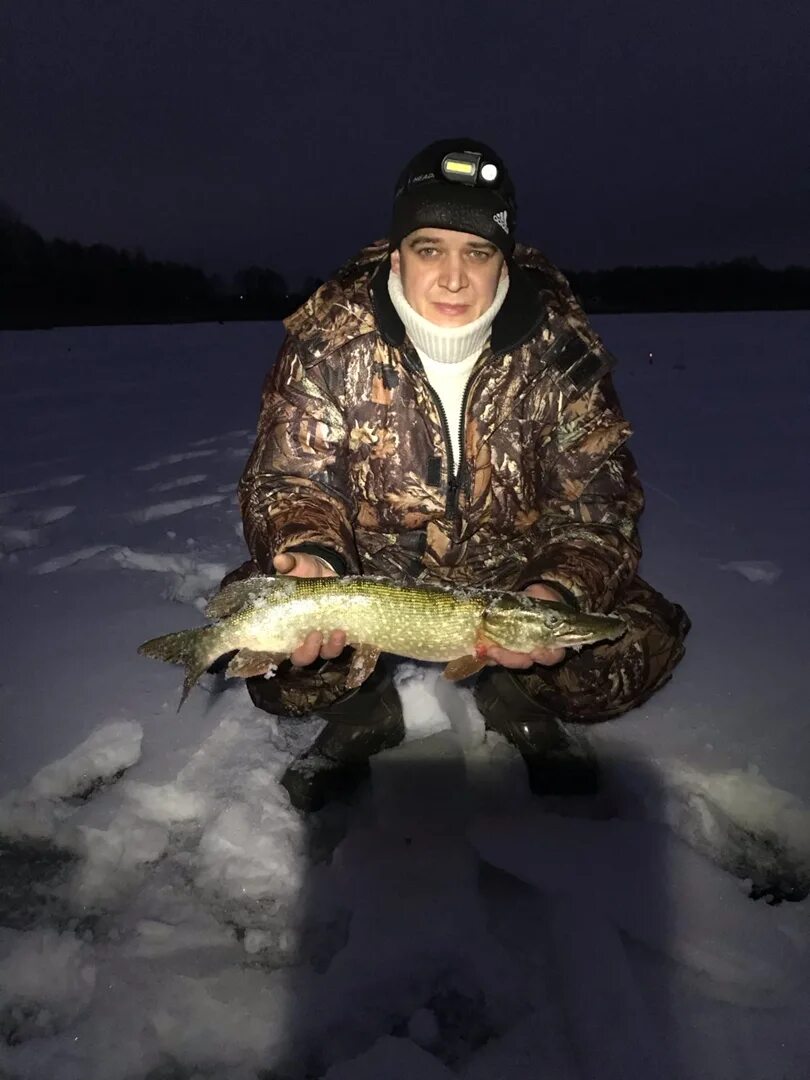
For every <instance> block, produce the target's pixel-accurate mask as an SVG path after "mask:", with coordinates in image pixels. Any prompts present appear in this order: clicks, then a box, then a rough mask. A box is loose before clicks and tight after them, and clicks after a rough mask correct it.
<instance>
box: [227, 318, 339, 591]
mask: <svg viewBox="0 0 810 1080" xmlns="http://www.w3.org/2000/svg"><path fill="white" fill-rule="evenodd" d="M239 502H240V505H241V509H242V519H243V521H244V528H245V539H246V541H247V545H248V548H249V549H250V553H251V555H252V556H253V558H254V560H255V561H256V563H257V565H258V566H259V569H260V570H262V571H263V572H267V571H268V569H269V568H270V566H271V565H272V559H273V556H274V555H276V554H278V553H279V552H282V551H306V552H308V553H310V554H313V555H318V556H319V557H321V558H323V559H325V560H326V561H327V562H329V563H330V564H331V565H332V566H333V567H334V568H335V569H336V570H337V571H338V573H345V572H348V573H359V559H358V556H357V549H356V547H355V543H354V531H353V527H352V522H353V519H354V503H353V499H352V496H351V491H350V486H349V482H348V474H347V439H346V423H345V419H344V415H343V411H342V409H341V408H340V407H339V406H338V404H337V402H336V400H335V398H334V397H333V395H332V392H331V390H330V388H329V386H328V384H327V380H326V378H325V373H324V370H323V365H322V364H321V363H319V362H318V360H317V358H315V357H313V356H311V355H309V354H308V353H307V351H306V350H305V349H304V348H303V346H302V345H301V344H300V342H298V341H297V340H296V339H295V338H294V337H292V336H289V335H288V337H287V338H286V339H285V341H284V343H283V345H282V347H281V352H280V354H279V357H278V360H277V361H276V363H275V365H274V366H273V368H272V370H271V371H270V374H269V375H268V376H267V379H266V380H265V384H264V388H263V390H262V406H261V414H260V416H259V426H258V433H257V436H256V443H255V445H254V447H253V452H252V453H251V455H250V458H249V459H248V463H247V465H246V467H245V471H244V474H243V476H242V479H241V481H240V484H239Z"/></svg>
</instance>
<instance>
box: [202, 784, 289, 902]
mask: <svg viewBox="0 0 810 1080" xmlns="http://www.w3.org/2000/svg"><path fill="white" fill-rule="evenodd" d="M260 771H261V770H255V773H258V772H260ZM255 773H254V777H253V779H254V781H255V779H256V776H255ZM267 781H268V782H267V785H266V787H265V790H264V792H263V793H262V794H263V797H261V796H260V795H259V794H258V792H257V793H256V794H255V796H254V797H253V798H251V799H250V801H247V802H234V803H233V804H232V805H230V806H228V807H227V808H226V809H225V810H223V811H222V813H220V814H219V815H218V816H217V817H216V819H215V820H214V821H213V822H212V823H211V824H210V825H209V827H208V828H207V829H206V831H205V832H204V833H203V836H202V839H201V840H200V846H199V859H200V862H199V871H198V875H197V883H198V884H199V885H201V886H203V887H204V888H206V889H210V890H213V891H214V892H216V893H219V894H222V895H224V896H225V897H230V898H233V899H239V900H253V901H255V900H259V899H265V898H266V899H268V900H270V901H272V903H273V904H274V905H277V904H280V903H284V902H287V901H291V900H294V898H295V897H296V896H297V894H298V892H299V891H300V889H301V888H302V885H303V883H304V880H305V876H306V873H307V870H308V860H307V856H306V827H305V825H304V823H303V822H302V820H301V818H300V817H299V815H298V814H296V813H295V812H294V811H293V810H291V809H290V806H289V799H288V796H287V793H286V791H284V790H283V788H281V787H279V786H278V785H277V784H275V783H273V782H272V780H271V779H270V777H269V776H267ZM248 786H254V787H256V786H257V785H256V784H255V783H254V784H253V785H250V778H249V780H248Z"/></svg>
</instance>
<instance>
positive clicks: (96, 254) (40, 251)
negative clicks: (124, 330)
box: [0, 204, 320, 329]
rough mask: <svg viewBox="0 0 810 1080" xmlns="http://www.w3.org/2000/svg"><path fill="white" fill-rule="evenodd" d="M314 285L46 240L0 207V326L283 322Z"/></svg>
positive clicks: (253, 270) (252, 270)
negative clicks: (228, 276)
mask: <svg viewBox="0 0 810 1080" xmlns="http://www.w3.org/2000/svg"><path fill="white" fill-rule="evenodd" d="M318 285H320V282H319V281H317V280H315V279H314V278H311V279H308V280H307V281H306V282H304V285H303V288H302V290H299V291H297V292H291V291H290V290H289V289H288V287H287V283H286V282H285V280H284V278H283V277H282V276H281V274H278V273H276V272H275V271H274V270H268V269H265V268H263V267H257V266H253V267H248V268H247V269H245V270H241V271H240V272H239V273H238V274H236V275H235V277H234V286H233V287H232V288H226V287H225V285H224V283H223V282H222V280H221V279H220V278H219V277H217V276H215V275H207V274H205V273H203V271H202V270H199V269H197V268H196V267H194V266H186V265H184V264H182V263H176V262H159V261H156V260H154V259H147V257H146V256H145V255H144V254H143V252H142V251H135V252H130V251H122V250H119V249H117V248H113V247H110V246H108V245H106V244H91V245H86V244H79V243H76V242H74V241H67V240H45V239H44V238H43V237H42V236H41V235H40V234H39V233H38V232H37V231H36V230H35V229H32V228H31V227H30V226H29V225H26V224H24V223H23V222H22V221H20V219H19V218H18V217H17V216H16V215H15V214H14V213H13V211H11V210H9V209H8V208H7V207H4V206H3V205H2V204H0V327H4V328H7V329H8V328H11V327H17V328H26V327H44V326H60V325H92V324H94V323H111V324H115V323H130V322H135V323H137V322H150V323H151V322H155V323H161V322H198V321H199V322H203V321H207V320H220V321H225V320H232V319H282V318H284V316H285V315H288V314H290V312H292V311H295V309H296V308H297V307H299V306H300V305H301V304H302V303H303V302H304V300H305V299H306V298H307V296H309V295H310V294H311V293H312V292H314V290H315V289H316V288H317V287H318Z"/></svg>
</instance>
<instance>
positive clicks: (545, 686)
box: [223, 562, 690, 723]
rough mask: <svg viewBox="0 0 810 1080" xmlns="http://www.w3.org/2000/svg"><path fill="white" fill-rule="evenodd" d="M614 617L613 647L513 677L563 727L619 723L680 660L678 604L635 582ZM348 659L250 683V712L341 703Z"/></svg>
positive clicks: (246, 569)
mask: <svg viewBox="0 0 810 1080" xmlns="http://www.w3.org/2000/svg"><path fill="white" fill-rule="evenodd" d="M256 572H257V571H256V566H255V564H253V563H252V562H251V563H246V564H244V566H241V567H239V569H238V570H235V571H233V573H231V574H229V575H228V577H227V578H226V579H225V581H224V582H223V584H225V583H227V582H229V581H233V580H236V579H237V578H239V577H246V576H248V575H249V574H251V573H256ZM614 613H615V614H616V615H621V616H622V617H623V618H624V620H625V622H626V623H627V627H628V629H627V633H626V634H624V636H623V637H621V638H620V639H619V640H618V641H611V642H604V643H602V644H601V645H595V646H593V647H586V648H584V649H582V650H581V652H578V653H576V652H574V651H573V650H569V652H568V653H567V655H566V658H565V660H563V662H562V663H561V664H558V665H556V666H555V667H543V666H541V665H539V664H535V665H534V666H533V667H532V668H530V669H529V670H528V671H516V672H515V673H514V674H515V678H516V679H517V681H518V682H519V683H520V685H521V687H522V688H523V690H524V691H525V692H526V693H527V694H528V696H529V697H531V698H533V699H534V700H535V701H537V703H538V705H541V706H542V707H543V708H544V709H546V710H548V711H549V712H551V713H553V714H554V715H555V716H558V717H559V718H560V719H561V720H569V721H576V722H578V723H595V722H598V721H600V720H609V719H612V718H613V717H616V716H621V715H622V713H625V712H627V711H628V710H629V709H633V708H635V707H636V706H637V705H641V704H642V703H643V702H644V701H646V700H647V698H648V697H650V695H651V694H653V693H655V691H656V690H657V689H658V688H659V687H660V686H662V685H663V684H664V683H665V682H666V681H667V680H668V679H669V678H670V677H671V675H672V672H673V671H674V670H675V667H676V665H677V664H678V662H679V660H680V659H681V657H682V656H683V653H684V639H685V637H686V635H687V633H688V631H689V627H690V622H689V617H688V616H687V614H686V612H685V611H684V610H683V608H682V607H681V606H680V605H679V604H675V603H672V602H671V601H669V600H667V599H666V598H665V597H663V596H662V595H661V594H660V593H658V592H656V591H655V589H653V588H652V587H651V586H650V585H648V584H647V583H646V582H645V581H643V580H642V579H641V578H638V577H637V578H634V579H633V581H631V583H630V585H629V586H628V587H627V588H626V589H625V591H624V592H623V593H622V595H621V597H620V599H619V602H618V603H617V604H616V607H615V608H614ZM350 656H351V651H350V650H349V649H346V650H345V652H344V653H343V654H342V655H341V656H339V657H338V658H337V659H336V660H327V661H317V662H316V663H315V664H313V665H311V667H308V668H296V667H293V666H292V664H290V663H289V661H287V662H285V663H284V664H282V665H281V666H280V667H279V669H278V671H277V673H276V675H275V677H274V678H272V679H265V678H263V677H261V676H260V677H257V678H251V679H247V680H246V682H247V687H248V692H249V693H250V696H251V698H252V699H253V702H254V704H255V705H257V706H258V707H259V708H261V709H265V710H266V711H267V712H271V713H274V714H276V715H278V716H305V715H307V714H308V713H311V712H321V711H323V710H324V709H326V708H328V706H329V705H332V704H333V703H334V702H336V701H339V700H340V699H341V698H343V697H345V696H346V690H345V686H344V680H345V678H346V671H347V669H348V665H349V660H350ZM487 670H488V671H494V670H497V669H487ZM486 674H487V671H485V673H484V675H483V676H482V677H486ZM358 719H359V718H358Z"/></svg>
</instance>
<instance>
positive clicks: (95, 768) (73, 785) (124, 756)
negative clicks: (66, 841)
mask: <svg viewBox="0 0 810 1080" xmlns="http://www.w3.org/2000/svg"><path fill="white" fill-rule="evenodd" d="M142 738H143V729H142V728H141V725H140V724H138V723H136V722H135V721H134V720H116V721H113V722H112V723H109V724H105V725H104V726H103V727H100V728H98V729H97V730H96V731H94V732H93V734H92V735H90V737H89V738H87V739H85V741H84V742H83V743H80V744H79V746H77V747H75V748H74V749H73V750H71V751H70V753H69V754H67V755H66V756H65V757H63V758H59V759H58V760H57V761H52V762H50V763H49V764H48V765H45V766H44V768H42V769H40V771H39V772H38V773H37V774H36V775H35V776H34V777H33V779H32V780H31V781H30V782H29V783H28V784H27V785H26V786H25V787H24V788H21V789H19V790H17V791H10V792H9V793H8V794H7V795H5V796H4V797H3V798H2V799H0V832H2V833H3V834H4V835H6V836H8V837H11V838H18V837H27V838H31V839H39V840H48V839H51V838H53V836H54V834H55V832H56V829H57V827H58V826H59V825H60V823H61V822H63V821H64V820H65V819H66V818H67V817H69V816H70V814H71V813H72V812H73V810H74V807H72V806H71V805H70V804H69V803H67V802H66V801H65V800H68V799H77V798H84V797H86V796H87V795H89V794H91V793H92V792H93V791H95V790H96V788H99V787H101V786H102V785H103V784H104V783H106V782H108V781H110V780H113V779H115V778H116V777H117V776H119V775H120V774H121V773H122V772H123V771H124V770H125V769H128V768H129V767H130V766H131V765H134V764H135V762H136V761H138V760H139V759H140V756H141V740H142Z"/></svg>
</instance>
